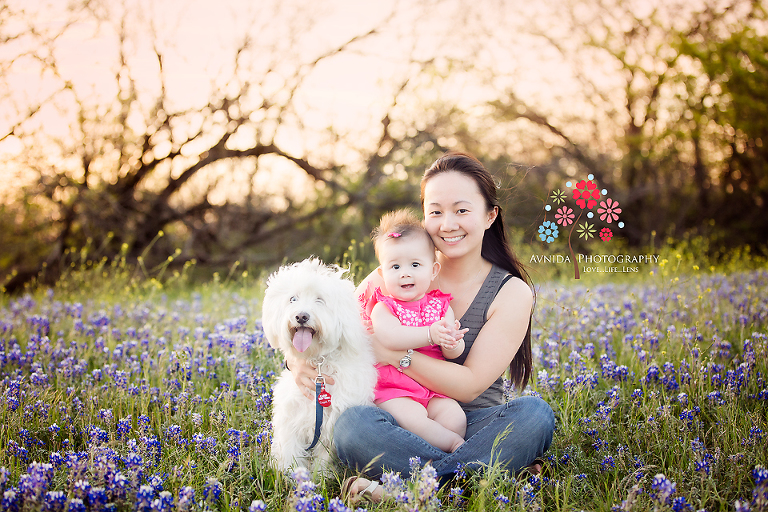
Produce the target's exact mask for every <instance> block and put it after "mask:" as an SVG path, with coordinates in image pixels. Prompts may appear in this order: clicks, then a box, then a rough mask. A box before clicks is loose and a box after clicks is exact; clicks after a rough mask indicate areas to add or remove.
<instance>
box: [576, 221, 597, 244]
mask: <svg viewBox="0 0 768 512" xmlns="http://www.w3.org/2000/svg"><path fill="white" fill-rule="evenodd" d="M576 231H577V232H578V233H579V238H584V239H587V240H589V239H590V238H592V237H593V236H595V225H594V224H590V223H589V222H585V223H584V224H580V225H579V229H577V230H576Z"/></svg>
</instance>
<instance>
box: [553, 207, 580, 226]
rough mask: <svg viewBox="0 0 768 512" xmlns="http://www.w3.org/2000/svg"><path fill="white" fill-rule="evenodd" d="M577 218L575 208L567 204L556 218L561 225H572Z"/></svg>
mask: <svg viewBox="0 0 768 512" xmlns="http://www.w3.org/2000/svg"><path fill="white" fill-rule="evenodd" d="M575 218H576V215H574V213H573V208H568V207H567V206H563V207H562V208H560V209H559V210H557V213H556V214H555V220H556V221H557V223H558V224H559V225H561V226H570V225H571V224H573V219H575Z"/></svg>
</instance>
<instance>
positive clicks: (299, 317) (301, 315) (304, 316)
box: [296, 311, 309, 325]
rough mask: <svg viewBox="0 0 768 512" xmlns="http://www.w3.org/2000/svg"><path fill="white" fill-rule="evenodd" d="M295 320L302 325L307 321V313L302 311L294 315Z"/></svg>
mask: <svg viewBox="0 0 768 512" xmlns="http://www.w3.org/2000/svg"><path fill="white" fill-rule="evenodd" d="M296 321H297V322H299V323H300V324H301V325H304V324H305V323H307V322H309V313H304V312H303V311H302V312H301V313H299V314H298V315H296Z"/></svg>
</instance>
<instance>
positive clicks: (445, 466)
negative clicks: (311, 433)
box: [289, 153, 554, 501]
mask: <svg viewBox="0 0 768 512" xmlns="http://www.w3.org/2000/svg"><path fill="white" fill-rule="evenodd" d="M421 204H422V208H423V210H424V226H425V227H426V229H427V231H428V232H429V235H430V236H431V237H432V240H433V242H434V244H435V247H436V248H437V250H438V261H439V262H440V264H441V271H440V274H439V277H438V280H437V282H435V283H433V288H439V289H440V290H442V291H443V292H445V293H450V294H451V295H452V296H453V299H452V301H451V304H450V305H451V308H452V309H453V311H454V312H455V314H456V317H457V318H459V319H460V323H461V327H462V328H467V329H469V330H468V332H467V333H466V334H465V335H464V341H465V349H464V353H463V354H462V355H461V356H460V357H458V358H457V359H454V360H452V361H441V360H438V359H434V358H431V357H429V356H425V355H423V354H419V353H417V352H413V353H407V352H406V351H405V350H396V349H393V348H389V347H387V346H384V345H383V344H382V343H381V342H380V341H379V340H376V336H375V333H374V335H373V338H374V343H373V345H374V349H375V351H376V356H377V360H378V361H379V362H380V363H384V364H391V365H393V366H395V367H397V368H400V369H401V370H402V371H403V372H404V373H405V374H406V375H408V376H410V377H412V378H413V379H414V380H416V381H417V382H419V383H421V384H422V385H424V386H425V387H427V388H429V389H431V390H434V391H436V392H438V393H441V394H444V395H446V396H449V397H451V398H454V399H456V400H458V401H459V402H460V403H461V405H462V408H463V409H464V411H465V412H466V416H467V431H466V436H465V439H466V442H465V443H464V444H462V445H461V446H460V447H459V448H458V449H457V450H456V451H455V452H453V453H446V452H443V451H442V450H439V449H437V448H435V447H434V446H432V445H430V444H428V443H427V442H426V441H424V440H423V439H421V438H420V437H418V436H416V435H414V434H412V433H411V432H408V431H407V430H405V429H402V428H400V427H399V426H398V425H397V422H396V421H395V420H394V418H393V417H392V416H391V415H390V414H388V413H387V412H386V411H383V410H381V409H379V408H376V407H355V408H352V409H349V410H347V411H345V412H344V413H343V414H342V415H341V417H340V418H339V419H338V421H337V422H336V426H335V430H334V441H335V444H336V450H337V452H338V455H339V458H340V460H341V461H342V462H343V463H345V464H347V465H349V466H350V467H352V468H354V469H356V470H358V471H364V472H366V474H368V475H369V476H371V477H373V478H379V477H380V476H381V475H382V473H383V472H385V471H394V472H400V473H401V474H402V475H407V474H408V473H409V460H410V459H411V457H419V458H420V459H421V461H422V462H427V461H431V462H432V466H433V467H434V468H435V470H436V471H437V474H438V475H439V476H440V477H441V478H442V479H443V480H444V481H445V480H447V479H449V478H450V477H452V476H453V472H454V470H455V469H456V468H457V465H458V464H466V465H467V467H468V468H470V469H471V468H473V467H480V466H481V465H482V464H491V463H501V464H502V465H503V466H505V467H506V468H508V469H510V470H511V471H519V470H520V469H522V468H525V467H528V466H532V467H531V469H532V470H533V471H537V470H538V469H540V467H538V464H537V463H536V459H537V457H540V456H541V455H542V454H543V453H544V452H545V451H546V450H547V449H548V448H549V444H550V442H551V440H552V433H553V431H554V414H553V413H552V409H551V408H550V407H549V405H548V404H547V403H546V402H544V401H543V400H541V399H540V398H537V397H532V396H522V397H518V398H516V399H514V400H512V401H510V402H505V401H504V396H503V382H502V376H503V374H504V372H505V370H506V369H507V367H509V368H510V371H511V375H512V380H513V382H514V384H515V388H516V389H517V390H518V391H519V390H522V389H523V388H524V387H525V386H526V384H527V382H528V378H529V376H530V374H531V366H532V361H531V359H532V357H531V340H530V320H531V314H532V310H533V292H532V290H531V287H530V286H529V284H528V283H527V276H526V274H525V273H524V270H523V267H522V265H521V264H520V262H519V261H518V260H517V259H516V258H515V257H514V255H513V254H512V252H511V250H510V248H509V243H508V240H507V236H506V231H505V229H504V222H503V219H502V216H501V210H500V207H499V204H498V199H497V194H496V185H495V183H494V180H493V177H492V176H491V174H490V173H489V172H488V171H487V170H486V169H485V168H484V167H483V165H482V164H481V163H480V162H479V161H478V160H477V159H475V158H474V157H472V156H470V155H467V154H462V153H449V154H447V155H444V156H443V157H441V158H439V159H438V160H437V161H436V162H435V163H434V164H433V165H432V166H431V167H430V168H429V169H428V170H427V171H426V173H425V174H424V177H423V178H422V181H421ZM376 287H380V288H381V289H382V292H384V293H386V290H385V287H384V282H383V280H382V278H381V276H380V275H379V274H378V272H372V273H371V275H369V276H368V277H367V278H366V279H365V280H364V281H363V282H362V283H361V284H360V286H359V287H358V292H359V293H369V291H370V290H373V289H375V288H376ZM393 328H394V329H397V328H398V327H397V326H393ZM402 329H403V332H402V336H403V337H407V336H417V337H418V338H419V339H414V342H416V343H421V344H422V345H427V344H428V329H429V328H428V327H421V328H414V327H402ZM421 331H423V332H421ZM414 333H415V334H414ZM398 334H399V333H398ZM411 352H412V351H411ZM290 363H292V361H289V365H290ZM290 367H291V369H292V370H293V369H294V367H293V365H291V366H290ZM295 375H296V382H297V384H299V387H304V388H306V389H307V390H308V392H311V391H310V390H312V389H314V385H313V383H312V382H313V381H312V379H313V378H314V376H315V375H316V374H315V373H313V369H312V368H308V367H302V368H296V372H295ZM344 490H345V491H346V492H347V493H348V494H349V495H350V497H351V498H352V499H355V498H356V497H362V496H363V495H366V496H369V497H372V499H373V500H375V501H379V500H381V497H382V488H381V486H380V485H377V483H376V481H375V480H373V481H369V480H367V479H365V478H358V479H351V480H349V481H348V482H345V489H344Z"/></svg>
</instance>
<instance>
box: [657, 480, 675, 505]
mask: <svg viewBox="0 0 768 512" xmlns="http://www.w3.org/2000/svg"><path fill="white" fill-rule="evenodd" d="M651 489H653V491H654V493H652V494H651V497H652V498H653V499H655V500H657V501H658V502H659V503H669V501H671V500H670V497H671V496H672V495H673V494H674V493H675V491H676V489H677V485H676V484H675V483H674V482H672V481H671V480H669V479H668V478H667V477H666V476H664V474H663V473H658V474H657V475H656V476H655V477H653V482H652V483H651Z"/></svg>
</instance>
